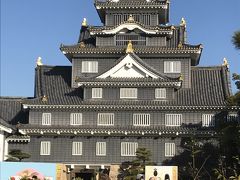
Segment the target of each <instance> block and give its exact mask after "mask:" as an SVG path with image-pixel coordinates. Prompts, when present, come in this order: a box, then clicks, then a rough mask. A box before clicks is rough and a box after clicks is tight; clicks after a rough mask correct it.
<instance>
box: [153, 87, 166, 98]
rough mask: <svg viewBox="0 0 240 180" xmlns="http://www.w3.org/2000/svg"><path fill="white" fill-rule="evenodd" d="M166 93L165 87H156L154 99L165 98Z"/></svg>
mask: <svg viewBox="0 0 240 180" xmlns="http://www.w3.org/2000/svg"><path fill="white" fill-rule="evenodd" d="M166 97H167V95H166V88H157V89H155V98H156V99H165V98H166Z"/></svg>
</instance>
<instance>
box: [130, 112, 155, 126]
mask: <svg viewBox="0 0 240 180" xmlns="http://www.w3.org/2000/svg"><path fill="white" fill-rule="evenodd" d="M150 124H151V115H150V114H147V113H134V114H133V126H150Z"/></svg>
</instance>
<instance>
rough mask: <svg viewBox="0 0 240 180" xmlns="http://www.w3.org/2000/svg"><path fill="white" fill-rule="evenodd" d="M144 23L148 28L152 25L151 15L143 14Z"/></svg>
mask: <svg viewBox="0 0 240 180" xmlns="http://www.w3.org/2000/svg"><path fill="white" fill-rule="evenodd" d="M142 23H143V24H144V25H147V26H149V25H151V15H150V14H143V15H142Z"/></svg>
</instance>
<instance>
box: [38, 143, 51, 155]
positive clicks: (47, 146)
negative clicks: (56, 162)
mask: <svg viewBox="0 0 240 180" xmlns="http://www.w3.org/2000/svg"><path fill="white" fill-rule="evenodd" d="M50 154H51V142H50V141H42V142H41V147H40V155H41V156H49V155H50Z"/></svg>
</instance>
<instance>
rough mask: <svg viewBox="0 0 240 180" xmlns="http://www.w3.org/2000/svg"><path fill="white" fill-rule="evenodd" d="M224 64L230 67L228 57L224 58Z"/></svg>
mask: <svg viewBox="0 0 240 180" xmlns="http://www.w3.org/2000/svg"><path fill="white" fill-rule="evenodd" d="M222 66H227V68H229V64H228V60H227V58H223V64H222Z"/></svg>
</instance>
